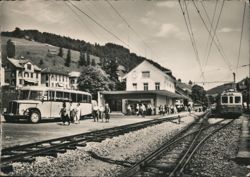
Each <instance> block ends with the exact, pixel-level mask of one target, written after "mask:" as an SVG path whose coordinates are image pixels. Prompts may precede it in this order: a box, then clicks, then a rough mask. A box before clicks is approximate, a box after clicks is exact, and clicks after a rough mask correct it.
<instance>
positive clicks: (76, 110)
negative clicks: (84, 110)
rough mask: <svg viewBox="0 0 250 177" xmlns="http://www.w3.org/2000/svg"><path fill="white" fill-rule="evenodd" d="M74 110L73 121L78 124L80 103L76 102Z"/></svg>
mask: <svg viewBox="0 0 250 177" xmlns="http://www.w3.org/2000/svg"><path fill="white" fill-rule="evenodd" d="M75 112H76V116H75V117H76V119H75V120H76V121H75V123H76V124H80V117H81V109H80V103H77V106H76V108H75Z"/></svg>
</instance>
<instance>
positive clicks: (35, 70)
mask: <svg viewBox="0 0 250 177" xmlns="http://www.w3.org/2000/svg"><path fill="white" fill-rule="evenodd" d="M5 83H7V84H9V85H10V86H11V87H14V88H20V87H23V86H26V85H40V84H41V69H40V68H39V67H38V66H36V65H34V64H32V63H31V62H30V61H29V60H27V59H19V60H18V59H14V58H7V60H6V63H5Z"/></svg>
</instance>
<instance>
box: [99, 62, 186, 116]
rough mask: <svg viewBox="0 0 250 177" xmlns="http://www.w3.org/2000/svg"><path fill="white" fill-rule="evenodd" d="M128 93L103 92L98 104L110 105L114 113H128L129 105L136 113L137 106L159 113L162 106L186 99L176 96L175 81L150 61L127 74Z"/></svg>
mask: <svg viewBox="0 0 250 177" xmlns="http://www.w3.org/2000/svg"><path fill="white" fill-rule="evenodd" d="M123 79H125V80H126V91H102V92H99V94H98V103H99V104H102V105H103V104H104V103H106V102H107V103H109V105H110V108H111V110H112V111H119V112H122V113H126V112H127V110H126V108H127V105H130V106H131V107H132V111H135V107H136V105H137V104H144V105H146V107H147V106H149V105H150V106H151V107H152V108H153V113H154V114H157V113H158V112H159V106H160V105H174V103H175V100H177V99H182V98H185V97H184V96H183V95H180V94H176V93H175V91H176V89H175V80H174V79H173V77H172V76H170V75H168V74H167V73H166V72H165V71H162V70H161V69H160V68H158V67H157V66H155V65H153V64H151V63H150V62H148V61H146V60H145V61H143V62H142V63H141V64H139V65H138V66H137V67H135V68H134V69H132V70H131V71H130V72H129V73H127V74H126V75H125V76H124V77H123Z"/></svg>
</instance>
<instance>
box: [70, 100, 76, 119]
mask: <svg viewBox="0 0 250 177" xmlns="http://www.w3.org/2000/svg"><path fill="white" fill-rule="evenodd" d="M69 118H70V121H71V122H72V123H74V118H75V110H74V107H73V105H72V102H70V103H69Z"/></svg>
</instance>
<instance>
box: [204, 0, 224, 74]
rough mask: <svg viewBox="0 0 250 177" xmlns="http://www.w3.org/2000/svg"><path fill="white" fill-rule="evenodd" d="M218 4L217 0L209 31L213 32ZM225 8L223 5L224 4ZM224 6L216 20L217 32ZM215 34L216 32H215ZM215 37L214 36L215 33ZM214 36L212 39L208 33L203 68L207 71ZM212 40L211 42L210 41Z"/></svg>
mask: <svg viewBox="0 0 250 177" xmlns="http://www.w3.org/2000/svg"><path fill="white" fill-rule="evenodd" d="M201 4H202V7H203V9H204V11H205V12H206V15H207V18H208V20H210V19H209V16H208V14H207V11H206V8H205V7H204V5H203V3H202V2H201ZM217 6H218V0H216V4H215V9H214V12H213V17H212V22H211V26H210V30H209V33H211V31H212V29H213V23H214V19H215V14H216V11H217ZM222 8H223V6H222ZM222 8H221V10H220V14H219V17H218V20H217V22H216V26H215V30H214V31H215V32H216V29H217V26H218V24H219V20H220V16H221V11H222ZM214 34H215V33H214ZM213 38H214V35H213ZM213 38H212V39H211V41H210V36H209V35H208V42H207V49H208V50H207V52H206V54H207V55H206V56H205V63H204V67H203V70H204V71H205V70H206V66H207V62H208V58H209V55H210V51H211V47H212V43H213ZM209 41H210V42H209Z"/></svg>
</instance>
